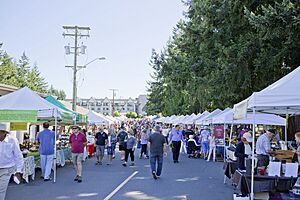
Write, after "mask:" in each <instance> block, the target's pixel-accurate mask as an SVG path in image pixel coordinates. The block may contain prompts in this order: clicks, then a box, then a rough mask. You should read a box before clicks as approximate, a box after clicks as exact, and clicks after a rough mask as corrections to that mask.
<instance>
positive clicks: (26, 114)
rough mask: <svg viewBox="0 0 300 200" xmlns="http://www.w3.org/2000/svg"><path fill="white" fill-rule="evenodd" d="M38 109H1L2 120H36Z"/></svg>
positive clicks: (0, 119) (0, 120) (0, 118)
mask: <svg viewBox="0 0 300 200" xmlns="http://www.w3.org/2000/svg"><path fill="white" fill-rule="evenodd" d="M36 121H37V110H0V122H36Z"/></svg>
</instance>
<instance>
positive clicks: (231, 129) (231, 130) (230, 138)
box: [228, 120, 233, 147]
mask: <svg viewBox="0 0 300 200" xmlns="http://www.w3.org/2000/svg"><path fill="white" fill-rule="evenodd" d="M232 132H233V120H232V122H231V128H230V136H229V143H228V146H229V147H230V144H231V140H232Z"/></svg>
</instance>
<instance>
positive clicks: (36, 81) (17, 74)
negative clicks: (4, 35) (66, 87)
mask: <svg viewBox="0 0 300 200" xmlns="http://www.w3.org/2000/svg"><path fill="white" fill-rule="evenodd" d="M0 83H2V84H6V85H11V86H15V87H19V88H22V87H28V88H30V89H32V90H34V91H36V92H41V93H45V94H49V95H54V96H57V97H58V98H59V99H61V100H63V99H65V98H66V94H65V92H64V91H63V90H57V89H55V88H54V87H53V86H52V85H51V86H50V87H48V83H47V82H46V81H45V78H44V77H42V75H41V73H40V72H39V70H38V67H37V64H36V63H34V64H33V65H31V64H30V60H29V58H28V57H27V56H26V54H25V52H24V53H23V55H22V56H21V58H20V59H19V60H18V61H14V58H13V57H11V56H10V55H8V53H7V52H5V51H4V50H1V49H0Z"/></svg>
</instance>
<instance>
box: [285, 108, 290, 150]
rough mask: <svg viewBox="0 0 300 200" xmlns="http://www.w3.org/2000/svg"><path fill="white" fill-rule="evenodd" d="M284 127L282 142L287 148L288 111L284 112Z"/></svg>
mask: <svg viewBox="0 0 300 200" xmlns="http://www.w3.org/2000/svg"><path fill="white" fill-rule="evenodd" d="M285 120H286V121H285V126H284V141H285V145H286V146H287V145H288V144H287V124H288V120H289V114H288V111H286V114H285Z"/></svg>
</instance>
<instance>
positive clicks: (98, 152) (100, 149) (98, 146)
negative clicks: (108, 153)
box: [96, 145, 105, 156]
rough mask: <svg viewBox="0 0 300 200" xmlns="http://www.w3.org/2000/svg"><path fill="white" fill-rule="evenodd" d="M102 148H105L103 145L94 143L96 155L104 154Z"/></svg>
mask: <svg viewBox="0 0 300 200" xmlns="http://www.w3.org/2000/svg"><path fill="white" fill-rule="evenodd" d="M104 150H105V146H104V145H96V155H98V156H104Z"/></svg>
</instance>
